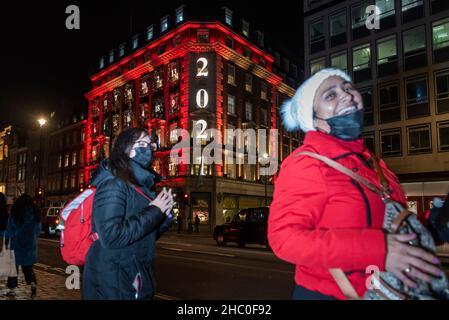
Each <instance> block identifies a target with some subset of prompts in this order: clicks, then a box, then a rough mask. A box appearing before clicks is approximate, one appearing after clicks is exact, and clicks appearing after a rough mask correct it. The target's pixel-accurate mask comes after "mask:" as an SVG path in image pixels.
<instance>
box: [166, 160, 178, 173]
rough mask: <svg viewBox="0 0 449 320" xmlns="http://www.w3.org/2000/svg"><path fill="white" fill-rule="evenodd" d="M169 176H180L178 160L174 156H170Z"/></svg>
mask: <svg viewBox="0 0 449 320" xmlns="http://www.w3.org/2000/svg"><path fill="white" fill-rule="evenodd" d="M168 176H169V177H176V176H178V166H177V165H176V161H175V159H174V158H172V157H168Z"/></svg>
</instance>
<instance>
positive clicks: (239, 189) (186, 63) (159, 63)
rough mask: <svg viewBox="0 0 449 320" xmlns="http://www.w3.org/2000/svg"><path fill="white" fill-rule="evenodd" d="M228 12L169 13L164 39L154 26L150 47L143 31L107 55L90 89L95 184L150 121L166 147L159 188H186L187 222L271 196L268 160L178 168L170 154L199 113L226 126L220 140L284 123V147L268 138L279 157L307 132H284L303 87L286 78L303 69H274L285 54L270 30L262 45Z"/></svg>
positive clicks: (89, 149)
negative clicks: (287, 106) (197, 16)
mask: <svg viewBox="0 0 449 320" xmlns="http://www.w3.org/2000/svg"><path fill="white" fill-rule="evenodd" d="M223 10H224V11H223V13H224V22H220V21H212V22H197V21H194V20H187V19H185V17H184V12H185V11H184V8H183V7H180V8H178V9H177V10H176V15H175V17H174V18H175V19H174V20H173V21H171V19H169V18H168V16H167V17H163V18H162V19H161V24H160V26H158V27H159V28H158V30H160V35H159V36H158V37H155V36H154V34H155V31H156V28H155V26H154V25H152V26H150V27H148V29H147V34H146V36H145V41H144V43H143V44H142V43H139V41H140V40H142V39H140V37H139V36H135V37H134V38H133V41H132V46H131V50H132V51H131V52H130V53H129V54H125V48H124V45H121V46H120V48H119V50H118V52H116V51H114V50H111V52H110V53H109V55H108V57H107V58H108V59H106V57H102V58H100V68H101V70H100V71H99V72H98V73H97V74H95V75H94V76H92V77H91V81H92V90H91V91H90V92H88V93H87V94H86V95H85V96H86V98H87V99H88V101H89V113H88V122H87V126H86V152H85V157H86V159H85V162H86V166H85V173H84V177H85V179H86V183H88V179H89V177H90V176H91V174H92V173H93V171H94V170H95V169H96V167H97V166H98V164H99V162H100V161H101V160H102V159H104V158H106V157H108V155H109V151H110V144H111V141H113V139H114V138H115V137H116V136H117V135H118V133H119V132H120V131H121V130H124V129H126V128H129V127H136V126H140V127H145V128H147V129H148V130H149V132H151V133H153V134H157V135H158V137H159V141H160V145H161V151H159V152H157V153H156V154H155V156H154V161H153V166H154V169H155V170H156V171H157V172H158V173H160V174H161V175H162V176H164V177H165V179H164V180H163V181H162V182H161V183H160V184H159V185H158V187H159V188H161V187H163V186H168V187H171V188H173V189H174V190H175V191H176V193H177V197H178V199H180V201H179V204H178V207H177V208H176V211H177V212H178V213H179V214H181V215H182V216H183V217H184V218H185V219H186V220H188V217H191V218H192V217H193V218H194V217H195V214H198V215H199V216H200V218H201V221H202V223H203V224H207V225H209V226H210V227H211V228H213V226H215V225H216V224H220V223H223V222H224V221H225V220H226V219H229V217H231V216H232V215H233V214H235V213H236V212H237V211H238V210H240V209H243V208H248V207H256V206H263V205H264V204H265V201H267V199H268V202H269V199H270V197H271V195H272V183H271V179H270V180H268V179H267V180H264V177H261V176H260V175H259V173H258V172H259V170H258V169H259V164H257V165H248V164H226V163H224V164H223V165H219V164H213V165H205V164H203V163H202V162H201V161H200V162H199V164H192V165H188V164H178V165H177V164H176V163H174V162H173V159H171V158H170V151H171V149H172V147H173V146H174V145H175V144H176V143H178V135H177V134H175V130H176V129H184V130H187V131H188V132H192V126H193V123H194V122H195V121H198V120H204V121H205V123H206V124H207V128H208V129H209V128H215V129H217V130H218V131H219V132H220V133H221V134H219V136H218V137H214V140H215V141H218V142H219V143H223V144H224V143H225V139H226V137H225V131H224V130H225V129H230V128H232V129H237V128H239V129H250V128H253V129H267V130H269V129H277V128H278V129H280V130H279V135H278V140H279V148H276V146H275V145H274V141H268V144H269V153H270V154H271V155H272V156H276V155H277V156H279V161H280V160H282V159H283V158H285V156H287V155H288V154H289V153H290V152H291V151H293V150H294V149H295V148H296V147H297V146H299V142H300V137H299V135H298V134H294V135H291V134H287V133H284V132H283V131H282V128H280V120H279V107H280V104H281V103H282V101H283V100H285V99H286V98H287V97H290V96H292V95H293V94H294V92H295V90H294V89H293V88H292V87H291V86H289V85H287V84H286V82H288V80H290V81H289V82H290V84H291V85H292V86H296V83H297V82H296V81H292V77H294V75H293V76H292V77H289V75H288V74H287V73H284V74H282V73H279V72H278V74H276V73H275V72H274V69H276V70H278V69H279V70H281V69H282V68H281V67H282V66H281V63H280V62H279V61H280V59H279V58H278V57H276V56H273V55H271V54H268V53H267V52H266V50H265V49H264V47H263V43H264V40H263V35H262V37H261V36H260V34H261V33H260V32H259V33H258V36H259V38H258V39H259V41H258V42H257V44H255V43H254V41H252V40H251V39H250V37H249V25H248V23H247V22H244V21H243V22H242V32H243V35H241V34H239V33H238V32H236V31H235V25H234V24H233V17H232V11H230V10H229V9H228V8H223ZM170 26H171V27H172V28H170ZM141 42H142V41H141ZM106 60H108V62H106ZM284 62H285V60H284ZM288 63H289V62H288V60H287V64H288ZM284 68H285V69H287V71H288V72H290V71H291V70H290V69H293V70H294V69H295V68H296V70H295V71H296V73H297V67H296V66H293V68H290V67H289V66H288V65H287V67H285V66H284ZM279 74H280V75H279ZM296 77H297V75H296ZM256 131H257V130H256ZM182 152H186V153H187V154H190V153H191V150H190V149H189V148H187V149H186V148H184V149H182ZM234 152H235V151H234ZM245 163H246V162H245ZM185 195H187V196H185ZM181 199H183V200H181ZM193 218H192V221H193ZM186 224H187V223H185V225H186Z"/></svg>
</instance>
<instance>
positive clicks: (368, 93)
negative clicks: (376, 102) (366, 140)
mask: <svg viewBox="0 0 449 320" xmlns="http://www.w3.org/2000/svg"><path fill="white" fill-rule="evenodd" d="M359 92H360V94H361V95H362V100H363V109H364V116H363V125H364V126H372V125H374V111H373V91H372V89H371V88H363V89H360V90H359Z"/></svg>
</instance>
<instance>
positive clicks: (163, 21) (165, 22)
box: [161, 16, 168, 33]
mask: <svg viewBox="0 0 449 320" xmlns="http://www.w3.org/2000/svg"><path fill="white" fill-rule="evenodd" d="M167 29H168V16H165V17H163V18H162V19H161V33H162V32H165V31H167Z"/></svg>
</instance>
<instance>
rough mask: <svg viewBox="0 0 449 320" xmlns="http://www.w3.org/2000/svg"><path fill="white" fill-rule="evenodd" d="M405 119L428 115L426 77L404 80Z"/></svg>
mask: <svg viewBox="0 0 449 320" xmlns="http://www.w3.org/2000/svg"><path fill="white" fill-rule="evenodd" d="M406 90H407V109H406V110H407V118H416V117H422V116H428V115H430V108H429V97H428V94H427V77H425V76H424V77H420V78H415V79H407V80H406Z"/></svg>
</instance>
